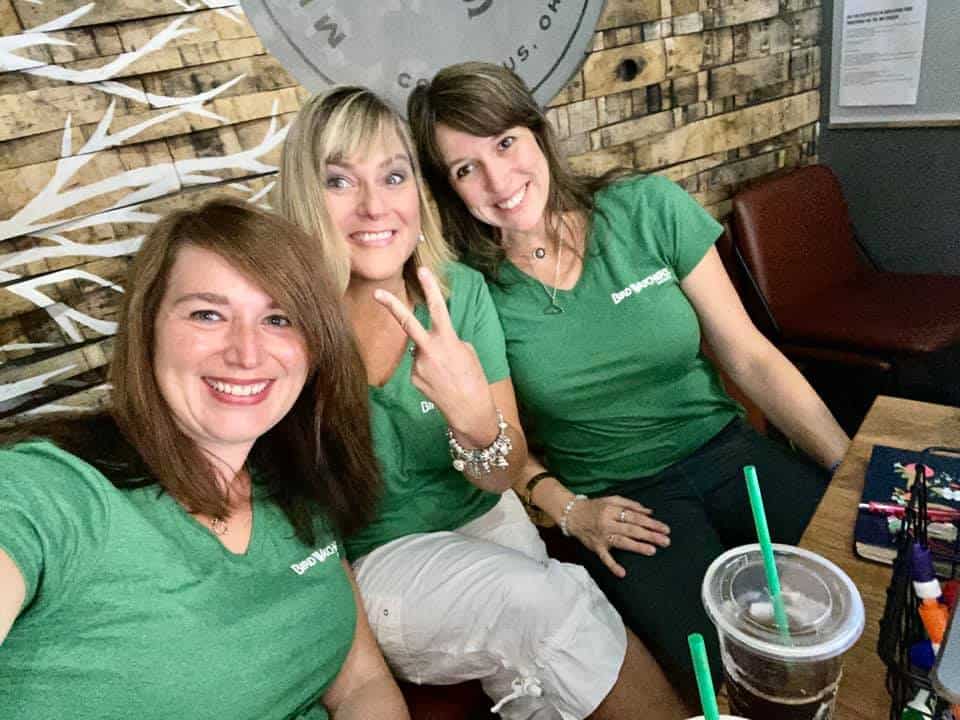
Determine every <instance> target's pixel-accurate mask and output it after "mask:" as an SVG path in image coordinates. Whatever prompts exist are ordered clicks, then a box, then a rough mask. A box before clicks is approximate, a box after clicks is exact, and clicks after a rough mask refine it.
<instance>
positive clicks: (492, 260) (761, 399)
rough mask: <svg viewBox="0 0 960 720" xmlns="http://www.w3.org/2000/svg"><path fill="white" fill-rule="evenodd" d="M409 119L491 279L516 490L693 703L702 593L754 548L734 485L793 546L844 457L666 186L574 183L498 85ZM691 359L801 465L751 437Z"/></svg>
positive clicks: (711, 638) (452, 228)
mask: <svg viewBox="0 0 960 720" xmlns="http://www.w3.org/2000/svg"><path fill="white" fill-rule="evenodd" d="M409 117H410V124H411V128H412V130H413V134H414V137H415V138H416V141H417V145H418V148H419V151H420V156H421V159H422V162H423V167H424V175H425V177H426V178H427V180H428V182H429V184H430V188H431V190H432V191H433V193H434V196H435V198H436V199H437V202H438V205H439V208H440V212H441V216H442V219H443V225H444V229H445V231H446V232H447V235H448V237H449V238H450V240H451V241H452V242H453V243H454V244H455V246H456V247H457V249H458V250H459V251H460V252H461V253H462V254H463V256H464V258H465V260H466V262H468V263H469V264H472V265H473V266H474V267H476V268H478V269H480V270H481V271H482V272H483V273H484V274H485V275H486V278H487V281H488V285H489V287H490V291H491V296H492V298H493V301H494V304H495V305H496V306H497V311H498V313H499V315H500V320H501V322H502V324H503V329H504V334H505V337H506V348H507V357H508V359H509V362H510V367H511V372H512V374H513V378H514V382H515V384H516V388H517V397H518V399H519V402H520V406H521V407H522V408H523V410H524V413H525V415H524V417H525V420H527V421H528V426H527V430H528V431H529V432H530V434H531V437H532V438H533V439H534V440H535V445H536V446H538V447H540V448H542V454H541V455H540V457H539V458H538V459H531V461H530V462H528V464H527V467H526V468H525V470H524V472H523V473H522V475H521V477H520V478H519V480H518V482H517V483H516V484H515V486H514V487H515V488H517V490H518V492H519V494H520V495H521V497H523V498H524V499H525V500H526V501H527V503H528V504H529V505H530V506H531V507H533V508H537V509H542V511H544V512H546V513H547V514H548V515H549V516H551V517H552V518H553V519H554V520H556V522H557V523H558V524H559V525H560V527H561V529H562V530H563V532H564V534H569V535H573V536H575V537H576V538H577V539H579V540H580V543H577V545H576V547H577V552H578V557H579V560H580V561H581V562H582V563H583V564H584V565H585V566H586V568H587V569H588V570H589V572H590V574H591V575H592V576H593V578H594V579H595V580H596V581H597V583H598V584H599V585H600V587H601V588H602V589H603V590H604V592H605V594H606V595H607V597H608V598H609V599H610V601H611V602H612V603H613V604H614V606H615V607H616V608H617V609H618V610H619V611H620V613H621V615H622V616H623V618H624V621H625V622H626V624H627V626H628V627H630V628H632V629H633V630H634V631H635V632H636V633H637V634H638V635H639V636H640V638H641V639H642V640H643V641H644V642H645V643H646V644H647V645H648V647H650V649H651V651H653V653H654V654H655V656H656V657H657V658H658V659H659V660H660V661H661V663H662V664H663V666H664V668H665V669H666V670H667V672H668V675H669V676H670V677H671V678H672V679H673V680H674V682H676V683H678V684H679V685H680V686H683V687H684V688H685V689H686V691H687V692H692V687H693V671H692V666H691V661H690V656H689V651H688V649H687V645H686V637H687V635H688V634H689V633H691V632H701V633H703V634H704V635H705V636H706V637H707V639H708V648H709V649H710V654H711V655H712V656H713V657H714V658H718V657H719V649H718V646H717V641H716V635H715V634H714V633H713V630H712V626H711V624H710V622H709V620H708V619H707V617H706V615H705V613H704V611H703V608H702V606H701V603H700V583H701V579H702V577H703V574H704V572H705V570H706V568H707V567H708V566H709V564H710V562H711V561H712V560H713V559H714V558H715V557H716V556H717V555H719V554H720V553H721V552H722V551H723V549H724V548H726V547H729V546H732V545H739V544H742V543H746V542H752V541H755V539H756V536H755V532H754V529H753V525H752V522H751V518H750V513H749V511H748V510H747V508H748V507H749V504H748V498H747V495H746V491H745V487H744V481H743V477H742V468H743V466H744V465H748V464H753V465H756V466H757V468H758V471H759V477H760V480H761V483H762V485H763V493H764V499H765V502H766V507H767V513H768V519H769V520H770V525H771V529H772V531H773V534H774V539H776V540H778V541H780V542H787V543H796V542H798V541H799V539H800V535H801V534H802V532H803V529H804V527H805V526H806V523H807V521H808V520H809V518H810V517H811V516H812V514H813V512H814V510H815V508H816V506H817V503H818V502H819V500H820V497H821V495H822V494H823V491H824V489H825V488H826V484H827V481H828V480H829V472H828V469H829V468H834V467H836V465H838V464H839V462H840V459H841V458H842V457H843V454H844V452H845V450H846V448H847V444H848V439H847V437H846V435H844V433H843V431H842V430H841V429H840V427H839V426H838V425H837V423H836V421H835V420H834V418H833V417H832V415H831V414H830V412H829V411H828V410H827V408H826V406H825V405H824V404H823V402H822V401H821V400H820V398H819V397H817V395H816V393H815V392H814V391H813V389H812V388H811V387H810V386H809V385H808V384H807V382H806V381H805V380H804V379H803V377H802V376H801V375H800V373H799V372H798V371H797V370H796V368H794V367H793V366H792V365H791V364H790V363H789V361H788V360H787V359H786V358H784V357H783V355H782V354H780V353H779V352H778V351H777V350H776V348H774V347H773V345H771V344H770V343H769V342H768V341H767V340H766V338H764V337H763V336H762V335H761V334H760V333H759V332H758V331H757V329H756V328H755V327H754V326H753V324H752V323H751V322H750V320H749V318H748V317H747V315H746V313H745V312H744V309H743V306H742V305H741V303H740V301H739V298H738V297H737V295H736V292H735V291H734V290H733V288H732V287H731V285H730V281H729V279H728V278H727V276H726V274H725V273H724V271H723V267H722V265H721V263H720V259H719V257H718V255H717V252H716V250H715V249H714V248H713V243H714V241H715V240H716V239H717V237H718V236H719V235H720V233H721V231H722V228H721V226H720V225H719V224H718V223H717V222H716V221H714V220H713V218H711V217H710V216H709V215H708V214H707V213H706V212H705V211H704V210H703V209H702V208H701V207H699V206H698V205H697V204H696V202H694V201H693V199H692V198H690V196H689V195H687V194H686V193H685V192H684V191H683V190H681V189H680V188H679V187H678V186H677V185H675V184H674V183H671V182H669V181H668V180H666V179H664V178H662V177H656V176H634V177H626V176H625V175H624V174H623V173H619V174H614V175H610V176H606V177H602V178H587V177H580V176H577V175H575V174H574V173H572V172H571V171H570V169H569V168H568V167H567V165H566V163H565V162H564V159H563V158H562V157H561V155H560V153H559V151H558V149H557V145H556V141H555V139H554V136H553V131H552V129H551V127H550V125H549V123H548V122H547V120H546V118H545V116H544V113H543V111H542V110H541V109H540V107H539V106H538V105H537V103H536V102H535V101H534V99H533V97H532V96H531V94H530V92H529V91H528V90H527V88H526V87H524V85H523V82H522V81H521V80H520V78H518V77H517V76H516V75H515V74H514V73H512V72H510V71H509V70H506V69H505V68H503V67H501V66H498V65H491V64H487V63H464V64H461V65H454V66H451V67H448V68H445V69H443V70H441V71H440V72H439V73H438V74H437V75H436V77H435V78H434V79H433V81H432V82H430V83H428V84H425V85H422V86H419V87H417V88H416V89H415V90H414V91H413V92H412V93H411V95H410V100H409ZM702 339H703V340H705V341H706V342H707V343H708V344H709V346H710V347H711V348H712V350H713V351H714V353H715V355H716V357H717V360H718V363H719V365H720V366H721V367H722V368H723V370H725V371H726V372H727V374H728V375H729V376H730V377H731V378H732V379H733V380H734V381H735V382H736V383H737V385H738V386H739V387H740V388H741V389H743V390H744V391H745V392H746V393H747V395H748V396H749V397H750V399H751V400H752V401H753V402H754V403H756V404H757V405H758V406H759V407H760V408H761V409H762V410H763V412H764V413H765V414H766V415H767V416H768V417H769V418H770V419H771V420H772V421H773V423H774V424H775V425H776V426H777V427H778V428H779V429H780V430H782V431H783V432H784V433H785V434H786V435H787V437H788V438H789V439H790V440H792V441H793V442H794V443H795V444H796V445H797V446H798V447H799V448H800V449H802V450H803V451H804V452H805V453H806V454H807V455H808V456H809V457H805V456H803V455H800V454H797V453H794V452H792V451H791V450H790V449H788V448H786V447H783V446H781V445H780V444H779V443H775V442H773V441H772V440H768V439H767V438H765V437H762V436H759V435H757V434H756V433H755V432H753V431H752V429H751V428H749V427H748V426H746V424H745V423H744V422H743V421H742V419H741V415H742V410H741V408H740V407H739V406H738V405H737V404H736V403H735V402H734V401H733V400H731V399H730V397H729V396H728V395H727V394H726V393H725V392H724V390H723V388H722V385H721V383H720V380H719V378H718V375H717V372H716V370H715V368H714V367H713V365H712V364H711V362H710V361H709V360H708V359H707V358H706V356H705V355H704V354H703V352H702V351H701V340H702ZM671 530H672V532H668V531H671ZM715 667H719V663H716V664H715Z"/></svg>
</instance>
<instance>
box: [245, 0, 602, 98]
mask: <svg viewBox="0 0 960 720" xmlns="http://www.w3.org/2000/svg"><path fill="white" fill-rule="evenodd" d="M240 4H241V5H242V6H243V9H244V12H246V14H247V17H248V18H249V19H250V21H251V22H252V23H253V27H254V29H256V31H257V34H258V35H259V36H260V38H261V40H263V43H264V45H266V47H267V49H268V50H269V51H270V52H271V53H272V54H273V55H274V56H275V57H276V58H277V59H278V60H279V61H280V62H281V63H282V64H283V66H284V67H285V68H287V70H289V71H290V72H291V73H292V74H293V75H294V77H296V79H297V80H298V81H299V82H300V83H301V84H302V85H303V86H304V87H306V88H307V89H308V90H310V91H312V92H318V91H322V90H325V89H326V88H328V87H330V86H332V85H365V86H367V87H370V88H372V89H373V90H375V91H376V92H378V93H379V94H380V95H382V96H384V97H386V98H387V99H388V100H390V101H391V102H393V103H394V105H396V107H397V108H398V109H400V110H402V111H405V110H406V102H407V94H408V93H409V92H410V90H411V89H412V88H413V87H414V86H415V85H416V84H417V82H420V81H425V80H429V79H430V78H432V77H433V75H434V74H435V73H436V72H437V71H438V70H439V69H440V68H443V67H445V66H447V65H451V64H453V63H458V62H463V61H465V60H485V61H487V62H494V63H502V64H503V65H505V66H506V67H508V68H511V69H512V70H515V71H516V72H517V74H519V75H520V77H521V78H523V80H524V82H526V84H527V86H528V87H529V88H530V89H531V90H533V94H534V97H536V99H537V101H538V102H539V103H540V104H541V105H544V104H546V103H547V102H548V101H549V100H550V99H551V98H553V96H554V95H556V93H557V92H558V91H559V90H560V89H561V88H562V87H563V85H564V84H565V83H566V82H567V80H568V79H569V78H570V76H571V75H572V74H573V73H574V71H576V69H577V68H578V67H579V66H580V63H581V62H582V61H583V58H584V54H585V53H586V51H587V49H588V48H589V45H590V40H591V36H592V35H593V29H594V27H595V26H596V23H597V20H598V18H599V16H600V11H601V10H602V9H603V0H333V1H331V0H241V2H240Z"/></svg>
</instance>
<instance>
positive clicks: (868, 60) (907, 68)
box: [839, 0, 927, 105]
mask: <svg viewBox="0 0 960 720" xmlns="http://www.w3.org/2000/svg"><path fill="white" fill-rule="evenodd" d="M926 18H927V0H845V2H844V6H843V37H842V42H841V57H840V89H839V104H840V105H915V104H916V102H917V88H918V86H919V84H920V64H921V60H922V59H923V37H924V26H925V23H926Z"/></svg>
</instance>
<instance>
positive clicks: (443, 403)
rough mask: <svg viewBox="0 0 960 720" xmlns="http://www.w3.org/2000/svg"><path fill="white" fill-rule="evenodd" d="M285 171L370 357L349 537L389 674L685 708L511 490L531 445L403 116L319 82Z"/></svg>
mask: <svg viewBox="0 0 960 720" xmlns="http://www.w3.org/2000/svg"><path fill="white" fill-rule="evenodd" d="M279 188H280V196H279V199H278V206H279V207H280V208H281V209H282V211H283V212H284V213H285V214H286V215H287V216H288V217H290V218H294V219H296V220H297V221H298V222H299V223H302V224H303V225H304V227H305V228H307V229H308V230H310V231H311V232H312V233H313V234H314V235H315V236H317V237H319V238H322V239H323V243H324V258H325V260H326V262H327V263H328V264H329V265H330V266H331V267H333V268H336V269H337V270H338V272H339V274H340V277H341V288H342V289H343V293H344V295H343V299H344V303H345V305H346V308H347V315H348V316H349V318H350V322H351V324H352V326H353V329H354V332H355V333H356V336H357V339H358V343H359V347H360V353H361V355H362V356H363V360H364V365H365V367H366V372H367V382H368V384H369V397H370V406H371V415H372V425H373V440H374V447H375V450H376V453H377V458H378V459H379V461H380V467H381V469H382V472H383V477H384V484H385V488H386V489H385V493H384V497H383V499H382V501H381V503H380V505H379V508H378V513H377V518H376V520H374V522H373V523H371V524H370V525H369V526H368V527H367V528H365V529H364V530H362V531H360V532H359V533H356V534H355V535H353V536H350V537H348V538H347V541H346V544H347V553H348V555H349V557H350V559H351V561H352V562H353V566H354V570H355V572H356V573H357V582H358V584H359V586H360V590H361V593H362V595H363V599H364V603H365V605H366V608H367V614H368V616H369V618H370V624H371V625H372V627H373V629H374V632H375V634H376V636H377V639H378V640H379V642H380V645H381V647H382V649H383V652H384V655H385V656H386V658H387V661H388V662H389V663H390V666H391V668H392V669H393V670H394V672H395V673H396V674H397V675H398V676H399V677H401V678H403V679H406V680H408V681H411V682H415V683H424V684H434V685H445V684H450V683H453V682H459V681H462V680H467V679H471V678H478V679H480V680H481V682H482V684H483V687H484V690H485V691H486V693H487V694H488V695H489V696H490V698H491V701H492V704H493V708H492V709H493V711H494V712H498V713H499V714H500V715H501V716H502V717H505V718H515V719H517V720H527V719H528V718H543V719H546V718H564V719H565V720H571V719H579V718H584V717H587V716H588V715H589V716H591V717H595V718H608V719H613V718H617V719H625V718H629V717H634V715H635V713H636V710H637V708H638V707H648V708H649V711H648V712H647V713H646V714H645V716H646V717H648V718H651V719H652V718H675V717H678V716H680V715H681V714H682V711H681V709H680V703H679V701H678V700H677V698H676V697H675V696H674V694H673V692H672V690H671V689H670V686H669V684H668V683H667V682H666V680H665V678H664V677H663V675H662V673H661V672H660V671H659V668H657V666H656V663H654V662H653V661H652V660H651V659H650V657H649V654H648V653H647V652H646V650H645V649H644V648H643V647H642V646H641V645H640V644H639V643H638V642H637V641H636V638H635V637H633V636H632V634H630V633H625V632H624V628H623V623H622V622H621V620H620V618H619V617H618V616H617V614H616V612H615V611H614V610H613V608H612V607H611V606H610V604H609V603H608V602H607V601H606V600H605V599H604V598H603V596H602V594H601V593H600V592H599V590H598V589H597V587H596V585H595V584H594V583H593V582H592V581H591V580H590V578H589V577H588V576H587V574H586V573H585V572H584V571H583V568H580V567H577V566H574V565H569V564H565V563H560V562H557V561H556V560H551V559H550V558H548V557H547V554H546V549H545V548H544V546H543V543H542V541H541V540H540V537H539V535H538V534H537V530H536V528H535V527H534V526H533V524H532V523H531V522H530V521H529V519H528V518H527V516H526V513H525V512H524V510H523V507H522V505H521V504H520V501H519V500H518V499H517V497H516V495H515V493H514V492H513V491H512V490H510V489H509V488H510V485H511V484H512V483H513V482H515V481H516V479H517V477H518V473H519V472H520V471H522V469H523V467H524V461H525V458H526V444H525V442H524V438H523V434H522V432H521V431H520V430H519V421H518V419H517V410H516V402H515V400H514V397H513V387H512V384H511V381H510V376H509V370H508V368H507V363H506V358H505V355H504V347H503V334H502V331H501V329H500V324H499V322H498V320H497V316H496V312H495V310H494V308H493V304H492V303H491V301H490V296H489V293H488V291H487V288H486V284H485V283H484V281H483V277H482V276H481V275H480V274H479V273H477V272H475V271H473V270H470V269H469V268H467V267H466V266H464V265H461V264H459V263H456V262H453V261H452V258H451V255H450V252H449V250H447V248H446V245H445V242H444V240H443V237H442V235H441V234H440V232H439V226H438V224H437V222H436V218H435V216H434V211H433V210H432V209H431V206H430V204H429V203H428V201H427V195H426V193H425V192H424V190H423V187H422V185H421V180H420V176H419V171H418V167H417V162H416V157H415V155H414V153H413V145H412V142H411V140H410V137H409V132H408V130H407V128H406V125H405V123H404V122H403V120H402V119H401V118H400V117H399V115H398V114H397V113H396V112H395V111H394V110H392V109H391V108H390V107H388V106H387V105H386V103H385V102H384V101H383V100H381V99H380V98H379V97H377V96H376V95H375V94H373V93H372V92H371V91H369V90H366V89H364V88H358V87H342V88H336V89H334V90H331V91H330V92H329V93H327V94H325V95H318V96H316V97H313V98H311V99H310V100H309V101H307V103H305V104H304V106H303V107H302V108H301V110H300V114H299V116H298V117H297V120H296V122H295V123H294V125H293V127H292V128H291V132H290V134H289V136H288V137H287V141H286V143H285V145H284V149H283V159H282V162H281V171H280V186H279ZM451 461H452V462H451Z"/></svg>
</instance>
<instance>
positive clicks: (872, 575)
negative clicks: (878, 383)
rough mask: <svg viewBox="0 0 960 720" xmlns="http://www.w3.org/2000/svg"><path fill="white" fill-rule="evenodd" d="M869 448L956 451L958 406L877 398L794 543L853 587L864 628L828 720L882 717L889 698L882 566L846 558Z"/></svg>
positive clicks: (958, 443)
mask: <svg viewBox="0 0 960 720" xmlns="http://www.w3.org/2000/svg"><path fill="white" fill-rule="evenodd" d="M874 445H891V446H893V447H901V448H905V449H908V450H922V449H923V448H925V447H929V446H931V445H947V446H950V447H958V446H960V408H953V407H946V406H944V405H932V404H930V403H922V402H916V401H913V400H903V399H901V398H893V397H886V396H883V395H881V396H880V397H878V398H877V399H876V400H875V401H874V403H873V406H872V407H871V408H870V412H869V413H867V417H866V418H865V419H864V421H863V424H862V425H861V426H860V429H859V430H858V431H857V434H856V436H855V437H854V438H853V442H852V444H851V445H850V450H849V451H848V452H847V455H846V457H845V458H844V460H843V464H842V465H841V466H840V468H839V469H838V470H837V472H836V474H835V475H834V477H833V480H832V481H831V483H830V488H829V489H828V490H827V493H826V495H824V498H823V500H822V501H821V503H820V507H819V508H818V509H817V512H816V514H815V515H814V516H813V520H812V521H811V522H810V525H809V526H808V527H807V530H806V532H805V533H804V535H803V539H802V540H801V541H800V546H801V547H804V548H807V549H808V550H812V551H813V552H816V553H819V554H820V555H823V556H824V557H826V558H829V559H830V560H832V561H833V562H835V563H836V564H837V565H839V566H840V567H841V568H843V570H844V571H845V572H846V573H847V574H848V575H849V576H850V578H851V579H852V580H853V582H854V583H855V584H856V585H857V587H858V588H859V589H860V594H861V595H862V596H863V604H864V606H865V608H866V626H865V627H864V630H863V635H862V636H861V637H860V640H859V641H858V642H857V644H856V645H854V646H853V647H852V648H851V649H850V650H849V651H848V652H847V654H846V656H845V659H844V669H843V681H842V683H841V685H840V692H839V694H838V696H837V709H836V714H835V715H834V717H835V718H836V720H885V719H886V718H887V717H888V714H889V712H890V696H889V695H888V694H887V691H886V688H885V686H884V678H885V676H886V668H885V666H884V664H883V663H882V662H881V661H880V658H879V657H878V656H877V636H878V634H879V627H880V626H879V623H880V617H881V615H882V614H883V605H884V602H885V600H886V595H885V592H886V588H887V586H888V585H889V584H890V567H889V566H887V565H879V564H876V563H872V562H869V561H867V560H861V559H859V558H857V557H856V556H855V555H854V554H853V525H854V522H855V521H856V517H857V503H858V502H859V501H860V496H861V493H862V491H863V477H864V473H865V472H866V470H867V462H868V461H869V459H870V453H871V452H872V451H873V446H874Z"/></svg>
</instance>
